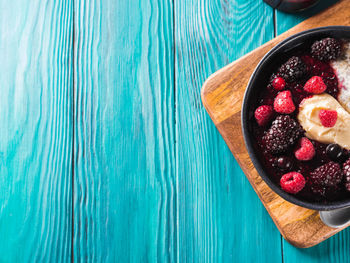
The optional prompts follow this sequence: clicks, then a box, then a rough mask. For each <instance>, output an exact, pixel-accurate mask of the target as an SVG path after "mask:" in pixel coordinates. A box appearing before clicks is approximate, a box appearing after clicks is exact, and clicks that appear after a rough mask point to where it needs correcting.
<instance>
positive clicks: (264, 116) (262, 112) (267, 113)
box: [254, 105, 273, 126]
mask: <svg viewBox="0 0 350 263" xmlns="http://www.w3.org/2000/svg"><path fill="white" fill-rule="evenodd" d="M272 115H273V109H272V107H271V106H268V105H262V106H260V107H258V108H257V109H256V110H255V113H254V116H255V119H256V122H257V123H258V124H259V126H264V125H266V124H267V123H268V122H269V121H270V120H271V117H272Z"/></svg>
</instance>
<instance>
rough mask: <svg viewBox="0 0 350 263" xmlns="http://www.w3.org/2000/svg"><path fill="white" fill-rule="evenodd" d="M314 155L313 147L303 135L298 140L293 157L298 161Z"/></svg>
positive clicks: (308, 158) (307, 159)
mask: <svg viewBox="0 0 350 263" xmlns="http://www.w3.org/2000/svg"><path fill="white" fill-rule="evenodd" d="M314 156H315V147H314V145H313V144H312V142H310V140H309V139H308V138H306V137H303V138H301V139H300V141H299V147H298V149H297V150H296V151H295V158H297V159H298V160H300V161H309V160H311V159H312V158H314Z"/></svg>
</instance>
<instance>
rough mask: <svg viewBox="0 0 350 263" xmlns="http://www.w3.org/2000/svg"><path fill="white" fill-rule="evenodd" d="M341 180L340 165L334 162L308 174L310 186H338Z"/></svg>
mask: <svg viewBox="0 0 350 263" xmlns="http://www.w3.org/2000/svg"><path fill="white" fill-rule="evenodd" d="M342 179H343V173H342V171H341V168H340V165H339V164H338V163H335V162H328V163H326V164H324V165H322V166H320V167H318V168H316V169H315V170H314V171H313V172H311V173H310V180H311V182H312V184H315V185H319V186H326V187H333V186H336V185H338V184H339V183H340V182H341V181H342Z"/></svg>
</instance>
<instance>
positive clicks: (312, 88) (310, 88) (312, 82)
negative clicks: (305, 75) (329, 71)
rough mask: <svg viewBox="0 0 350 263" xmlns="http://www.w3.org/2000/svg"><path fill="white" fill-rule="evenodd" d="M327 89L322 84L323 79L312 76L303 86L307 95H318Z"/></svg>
mask: <svg viewBox="0 0 350 263" xmlns="http://www.w3.org/2000/svg"><path fill="white" fill-rule="evenodd" d="M326 89H327V86H326V84H324V82H323V79H322V78H321V77H319V76H314V77H312V78H311V79H309V80H308V81H307V82H306V84H305V86H304V90H305V91H307V92H309V93H314V94H320V93H322V92H324V91H325V90H326Z"/></svg>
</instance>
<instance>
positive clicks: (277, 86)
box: [272, 77, 286, 91]
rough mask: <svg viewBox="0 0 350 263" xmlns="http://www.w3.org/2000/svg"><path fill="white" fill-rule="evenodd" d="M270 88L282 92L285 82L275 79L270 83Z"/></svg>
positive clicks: (278, 78) (281, 79)
mask: <svg viewBox="0 0 350 263" xmlns="http://www.w3.org/2000/svg"><path fill="white" fill-rule="evenodd" d="M272 86H273V88H274V89H275V90H278V91H281V90H284V88H285V87H286V81H285V80H284V79H283V78H281V77H276V78H275V79H274V80H273V81H272Z"/></svg>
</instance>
